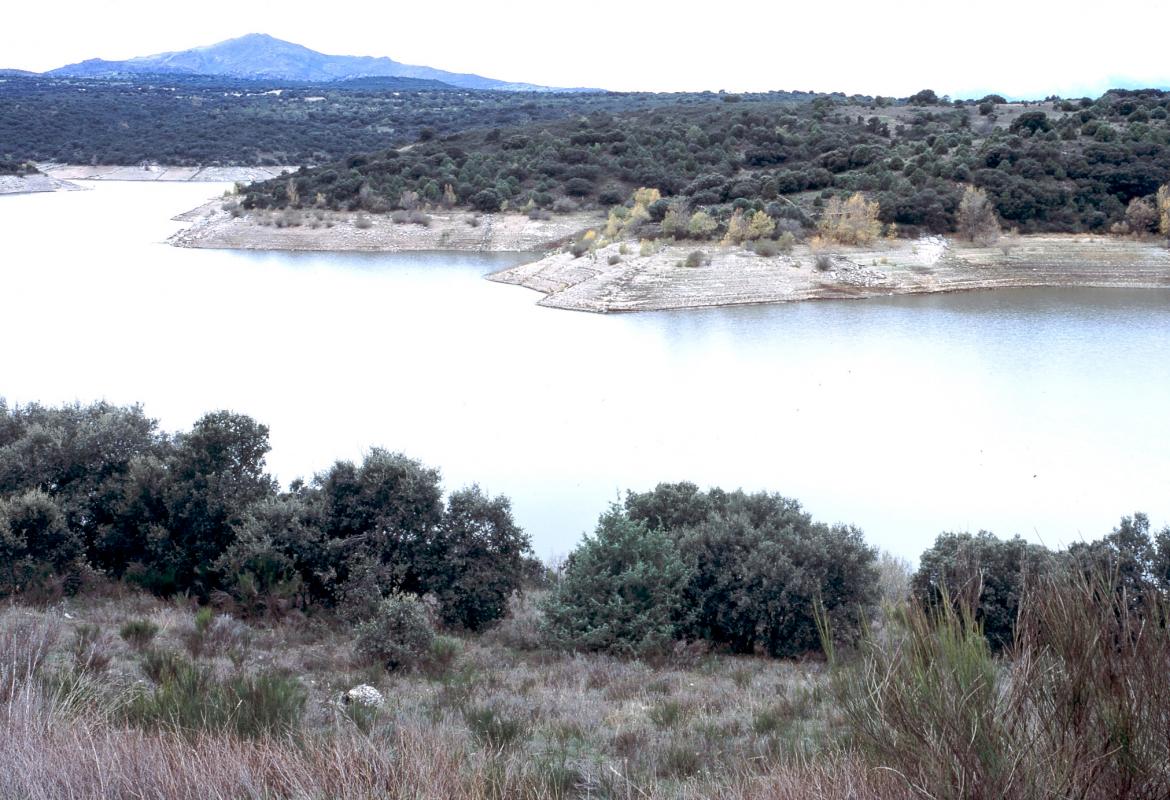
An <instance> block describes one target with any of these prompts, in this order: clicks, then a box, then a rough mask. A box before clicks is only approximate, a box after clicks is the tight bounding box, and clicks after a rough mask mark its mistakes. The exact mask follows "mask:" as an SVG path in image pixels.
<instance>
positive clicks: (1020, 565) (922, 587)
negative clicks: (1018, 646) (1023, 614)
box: [911, 514, 1170, 652]
mask: <svg viewBox="0 0 1170 800" xmlns="http://www.w3.org/2000/svg"><path fill="white" fill-rule="evenodd" d="M1069 570H1075V571H1077V572H1079V573H1080V574H1082V575H1094V574H1095V575H1102V576H1106V577H1107V578H1108V580H1109V581H1110V582H1111V583H1114V584H1115V585H1116V586H1117V587H1118V590H1119V591H1120V592H1122V593H1123V594H1124V595H1125V596H1126V597H1128V598H1130V600H1131V601H1132V602H1142V598H1145V597H1148V596H1149V594H1150V593H1151V592H1166V591H1170V527H1168V528H1166V529H1164V530H1162V531H1160V532H1157V533H1154V532H1151V529H1150V521H1149V518H1148V517H1146V515H1144V514H1135V515H1134V516H1133V517H1123V518H1122V520H1121V523H1120V525H1119V526H1118V527H1117V528H1115V529H1114V530H1113V531H1112V532H1111V533H1110V534H1108V535H1107V536H1105V537H1104V538H1102V539H1100V540H1098V541H1095V542H1091V543H1077V544H1074V545H1072V546H1071V547H1069V548H1068V550H1066V551H1061V552H1053V551H1050V550H1048V549H1047V548H1045V547H1043V546H1041V545H1036V544H1030V543H1028V542H1025V541H1024V540H1023V539H1021V538H1019V537H1018V536H1017V537H1015V538H1013V539H1008V540H1002V539H998V538H996V537H995V536H993V535H992V534H990V533H988V532H986V531H980V532H979V533H978V534H974V535H972V534H969V533H943V534H940V535H939V537H938V539H937V540H936V541H935V543H934V546H933V547H931V548H930V549H929V550H927V551H926V552H925V553H923V554H922V557H921V559H920V560H919V567H918V571H917V572H916V573H915V574H914V576H913V578H912V580H911V586H912V590H913V593H914V596H915V599H916V600H918V601H919V602H920V603H922V604H924V605H925V606H927V607H942V606H948V607H951V608H953V609H959V608H964V609H967V610H969V612H970V613H971V615H972V622H973V623H974V624H976V625H978V626H979V628H980V630H981V631H982V632H983V634H984V635H985V636H986V637H987V640H988V642H989V643H990V645H991V647H992V649H993V650H995V651H997V652H998V651H1003V650H1005V649H1007V648H1010V647H1011V646H1012V644H1013V642H1014V641H1015V638H1016V634H1017V624H1018V620H1019V615H1020V608H1021V605H1022V603H1023V602H1024V600H1025V598H1026V597H1027V595H1028V593H1029V591H1030V590H1031V589H1033V588H1034V587H1035V586H1036V585H1038V584H1040V583H1043V582H1044V581H1046V580H1048V579H1049V578H1050V577H1051V576H1052V575H1053V574H1055V573H1058V572H1062V571H1069Z"/></svg>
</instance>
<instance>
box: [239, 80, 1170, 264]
mask: <svg viewBox="0 0 1170 800" xmlns="http://www.w3.org/2000/svg"><path fill="white" fill-rule="evenodd" d="M921 94H922V93H920V95H921ZM1122 99H1124V102H1120V101H1121V100H1122ZM659 100H660V103H659V104H656V105H654V106H653V107H652V108H646V107H645V106H644V103H646V102H648V101H647V100H645V99H644V98H639V99H637V100H636V101H635V100H633V99H631V102H630V105H629V106H627V107H626V108H623V109H621V111H622V113H620V114H593V115H584V114H583V115H580V116H578V117H576V118H573V119H565V120H560V121H542V122H540V123H534V124H527V125H523V126H520V127H517V128H513V129H509V130H505V131H503V132H501V131H499V130H491V131H483V130H468V131H464V132H461V133H456V134H452V135H451V136H448V137H445V138H441V139H436V140H433V141H430V142H425V143H419V144H416V145H415V146H414V147H412V148H411V149H409V150H407V151H399V150H382V151H375V152H372V153H370V154H369V155H368V157H366V158H365V160H364V162H362V163H360V164H356V165H351V164H350V163H349V162H347V163H338V164H331V165H328V166H327V167H324V168H322V169H320V170H306V171H305V172H304V173H303V174H301V175H299V176H298V178H297V182H298V184H300V183H303V184H304V189H303V190H302V191H300V193H299V197H300V201H301V203H302V204H305V203H312V202H316V198H317V193H318V192H319V193H320V199H321V200H322V201H323V202H324V203H325V204H326V205H329V206H331V207H335V208H359V207H361V208H366V209H367V210H373V209H375V208H376V207H381V206H386V205H389V206H393V205H394V204H395V203H396V201H397V198H398V197H399V196H400V195H401V193H402V192H403V191H413V192H417V193H418V194H419V196H420V197H423V198H429V201H430V202H432V203H434V202H435V201H436V199H437V194H436V192H437V188H438V187H440V186H445V185H451V186H453V187H454V192H455V194H456V195H457V197H459V198H465V202H470V203H471V205H472V206H473V207H475V208H478V209H480V210H485V211H489V210H490V211H494V210H497V209H499V208H500V207H502V206H503V205H504V204H507V207H508V208H511V209H527V208H553V207H555V206H556V203H557V202H558V201H564V200H565V199H567V198H570V197H571V198H574V200H573V202H575V203H577V204H584V205H587V206H598V205H600V206H603V207H604V206H609V205H614V204H617V203H620V202H621V201H622V200H624V198H627V197H629V195H630V193H631V192H632V191H633V190H634V189H636V188H637V187H639V186H645V187H650V188H652V189H657V190H658V191H659V192H661V194H662V195H663V196H666V197H669V201H668V203H667V204H664V205H660V206H658V207H657V209H656V214H657V215H660V216H654V217H652V218H653V219H655V220H656V221H658V220H661V222H662V226H663V233H665V234H666V235H668V236H670V235H675V236H677V235H679V234H680V233H685V234H686V235H689V236H692V237H695V238H710V237H712V236H713V235H714V234H715V233H716V232H717V231H722V232H726V234H727V238H728V239H729V241H731V242H732V243H737V242H739V241H743V240H744V239H745V238H748V239H750V238H758V237H751V236H746V237H745V235H744V234H745V233H746V232H747V230H746V229H747V224H746V223H747V221H748V220H749V219H751V218H752V217H753V215H754V214H756V213H758V212H761V211H764V212H767V214H768V216H769V217H771V221H772V222H773V223H775V222H776V221H777V220H780V219H786V218H788V219H793V220H796V221H798V222H800V223H801V224H803V225H805V226H807V225H808V220H811V219H816V218H818V217H822V216H824V215H823V214H822V211H827V212H829V213H828V218H829V219H836V218H837V217H839V216H840V212H841V210H842V209H841V207H840V205H838V207H837V208H836V209H834V207H833V203H838V204H842V203H843V201H844V199H845V198H849V197H855V196H856V195H857V193H859V192H862V193H864V194H865V196H866V198H867V200H868V202H871V203H876V205H875V206H874V210H875V211H877V210H878V209H879V208H880V212H879V213H878V215H877V218H876V219H873V218H868V219H867V220H866V221H867V224H866V225H864V226H861V227H859V228H856V229H851V230H850V231H849V235H847V236H846V237H845V238H847V239H849V240H851V241H852V240H857V239H861V240H866V239H869V238H872V236H873V235H876V226H878V225H879V224H880V225H888V224H890V223H896V225H897V226H898V227H899V229H901V230H903V231H905V232H908V233H911V234H913V233H916V232H922V231H929V232H939V233H941V232H949V231H953V230H955V229H956V227H957V226H958V225H959V223H960V220H959V219H958V218H957V217H958V215H959V214H960V211H961V209H960V204H961V201H962V197H963V195H964V192H965V190H966V188H967V187H968V186H971V185H973V186H974V187H976V188H977V189H979V190H980V191H981V192H983V193H985V196H986V198H987V202H986V209H987V211H988V212H989V215H984V216H983V218H982V226H986V224H987V219H990V218H995V217H998V218H999V219H1001V220H1002V221H1003V222H1004V223H1005V224H1006V225H1007V226H1009V227H1017V228H1019V229H1020V230H1022V231H1025V232H1029V231H1081V230H1095V231H1104V230H1108V228H1109V227H1110V226H1111V225H1112V224H1114V223H1117V222H1120V221H1121V220H1122V219H1123V217H1124V214H1125V209H1126V206H1127V205H1128V203H1129V202H1130V201H1131V200H1132V199H1134V198H1147V199H1150V200H1151V202H1152V197H1153V195H1154V192H1155V191H1156V190H1157V187H1158V186H1159V185H1161V184H1163V183H1165V182H1166V181H1167V180H1170V124H1168V123H1167V122H1166V120H1165V119H1162V118H1156V117H1155V112H1158V111H1162V112H1164V111H1165V110H1166V108H1167V106H1170V94H1167V93H1162V92H1156V91H1150V92H1143V93H1139V94H1136V95H1134V96H1129V95H1125V94H1124V93H1118V92H1110V93H1107V94H1106V95H1103V96H1102V97H1101V98H1099V99H1098V100H1097V101H1095V102H1092V101H1091V102H1089V105H1088V107H1087V109H1085V108H1080V107H1076V108H1070V109H1068V110H1064V109H1063V107H1061V106H1059V105H1058V104H1054V103H1046V104H1044V105H1043V106H1042V108H1043V109H1044V110H1030V109H1031V108H1032V107H1030V106H1024V107H1023V108H1021V107H1020V106H1019V105H1015V106H1012V107H1011V108H1010V109H1006V108H1004V107H1003V106H996V105H994V104H993V106H992V108H993V109H994V110H995V111H996V113H995V115H993V116H992V118H991V119H983V118H981V116H980V114H979V112H978V111H977V109H976V107H975V106H974V105H968V104H943V103H941V101H940V102H939V103H937V104H922V105H919V106H915V105H913V104H910V105H907V104H898V105H896V106H893V107H891V106H889V105H879V104H877V103H876V102H875V101H872V100H870V99H869V98H856V97H855V98H839V97H838V98H830V97H820V98H816V99H809V98H800V99H798V98H795V97H791V96H785V95H752V96H745V97H743V98H741V100H740V102H737V103H734V104H730V105H729V104H726V103H723V102H716V101H715V99H714V98H707V97H705V96H703V95H696V96H681V97H675V98H673V99H671V100H669V101H668V100H666V99H665V98H659ZM1126 109H1131V110H1130V111H1129V113H1123V112H1124V111H1125V110H1126ZM1134 110H1141V111H1144V112H1145V113H1146V114H1147V115H1148V117H1149V118H1148V119H1147V120H1145V121H1141V122H1136V121H1133V120H1132V119H1131V115H1132V114H1133V113H1134ZM1001 113H1002V114H1003V117H1002V119H1001V118H1000V116H999V115H1000V114H1001ZM1085 113H1089V114H1090V116H1089V117H1087V118H1085V119H1084V120H1082V116H1083V115H1084V114H1085ZM989 114H990V112H989ZM341 174H345V175H348V176H349V177H348V178H347V179H346V180H344V181H338V180H336V179H335V178H336V176H337V175H341ZM327 176H328V177H329V180H328V181H326V180H325V178H326V177H327ZM286 183H287V181H285V180H274V181H268V182H264V183H259V184H254V185H253V186H250V187H248V189H247V190H246V193H245V198H244V204H245V206H247V207H277V208H283V207H285V206H286V205H288V204H289V202H290V199H289V196H288V192H287V191H286ZM428 187H429V194H428ZM671 204H673V206H672V205H671ZM672 207H675V208H676V211H675V212H674V214H673V216H672V215H671V213H670V208H672ZM696 212H699V213H703V214H704V216H703V217H700V218H698V219H697V221H696V222H695V224H691V225H688V224H687V222H686V221H687V220H695V217H694V216H693V215H695V214H696ZM737 215H738V216H737ZM737 219H738V221H739V223H742V224H739V225H737V223H736V220H737ZM757 219H760V220H761V221H763V218H762V217H759V218H757ZM707 221H710V223H711V224H710V225H708V224H706V223H707ZM699 223H704V224H699ZM965 227H966V229H967V230H966V232H967V233H968V234H969V233H970V227H971V225H970V222H969V221H968V223H967V224H966V225H965ZM739 228H743V229H744V230H739ZM980 232H981V233H982V227H981V229H980ZM779 233H780V232H779V231H775V229H773V232H770V233H768V234H766V235H767V236H772V235H779ZM981 238H982V237H981Z"/></svg>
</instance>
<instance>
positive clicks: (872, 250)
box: [488, 235, 1170, 313]
mask: <svg viewBox="0 0 1170 800" xmlns="http://www.w3.org/2000/svg"><path fill="white" fill-rule="evenodd" d="M620 247H621V246H620V245H618V244H613V245H609V246H607V247H605V248H602V249H599V250H597V251H596V252H594V253H589V254H586V255H584V256H582V257H580V258H573V256H572V255H571V254H569V253H556V254H552V255H549V256H547V257H546V258H544V259H541V260H540V261H536V262H533V263H530V264H522V265H520V266H516V267H511V268H509V269H505V270H501V271H500V272H497V273H494V274H492V275H489V276H488V278H489V279H490V280H494V281H498V282H500V283H509V284H513V285H517V286H525V287H527V288H530V289H534V290H536V291H538V292H541V293H542V294H544V297H543V298H542V299H541V300H540V301H539V304H540V305H542V306H548V307H550V308H561V309H568V310H573V311H592V312H598V313H607V312H628V311H660V310H667V309H683V308H706V307H712V306H731V305H752V304H761V303H783V302H796V301H801V300H828V299H833V300H842V299H859V298H866V297H885V296H890V295H900V294H932V293H939V292H956V291H964V290H971V289H997V288H1026V287H1084V288H1143V289H1170V250H1167V249H1166V248H1165V247H1163V246H1162V245H1161V243H1159V242H1143V241H1135V240H1131V239H1122V238H1118V237H1105V236H1078V235H1059V236H1056V235H1053V236H1021V237H1012V238H1010V239H1005V240H1003V241H1002V242H1001V243H1000V244H998V245H995V246H991V247H976V246H973V245H971V244H968V243H965V242H956V241H952V240H949V239H944V238H942V237H930V238H923V239H918V240H898V241H893V242H884V241H883V242H881V243H879V244H876V245H874V246H871V247H867V248H838V249H836V250H834V251H832V252H831V253H828V255H830V258H831V266H830V267H829V268H828V269H827V270H818V269H817V268H816V266H815V261H816V258H815V254H814V253H812V252H811V251H810V250H809V248H808V247H807V246H798V247H796V248H794V249H793V251H792V252H791V253H790V254H787V255H780V256H773V257H770V258H763V257H760V256H758V255H756V254H755V253H752V252H750V251H748V250H745V249H743V248H738V247H734V248H733V247H723V246H719V245H715V246H711V245H710V244H707V245H706V246H704V245H703V244H700V243H689V244H671V245H668V246H666V247H664V248H662V249H661V250H659V251H658V252H656V253H654V254H652V255H647V256H640V255H639V254H638V245H637V244H636V243H627V245H626V249H627V253H626V254H625V255H623V254H622V253H621V252H620ZM695 250H702V251H703V252H705V253H706V254H707V255H709V256H710V258H711V261H710V263H709V264H707V265H704V266H699V267H687V266H683V264H685V260H686V258H687V255H688V254H689V253H691V252H693V251H695ZM613 257H617V258H619V259H620V261H617V263H615V264H610V263H609V261H610V259H611V258H613Z"/></svg>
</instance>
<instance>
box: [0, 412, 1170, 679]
mask: <svg viewBox="0 0 1170 800" xmlns="http://www.w3.org/2000/svg"><path fill="white" fill-rule="evenodd" d="M268 449H269V448H268V429H267V428H266V427H265V426H264V425H262V424H260V423H258V422H256V421H255V420H253V419H251V418H250V417H247V416H245V415H242V414H237V413H233V412H229V411H217V412H213V413H210V414H207V415H205V416H203V417H202V418H200V419H199V420H198V421H197V422H196V423H195V424H194V425H193V426H192V428H191V430H189V431H185V432H181V433H166V432H163V431H161V430H159V428H158V426H157V423H156V422H155V421H154V420H151V419H150V418H148V417H146V416H145V414H144V413H143V411H142V409H141V407H139V406H128V407H122V406H114V405H110V404H107V403H95V404H92V405H88V406H82V405H67V406H62V407H59V408H49V407H44V406H40V405H36V404H33V405H28V406H17V407H12V408H9V407H8V405H7V404H6V403H4V402H3V401H0V597H5V596H17V595H19V596H22V597H24V598H26V599H30V600H34V601H35V600H51V599H53V598H55V597H59V596H61V595H62V594H67V593H77V592H84V591H87V590H89V589H90V588H91V587H95V586H97V585H100V583H101V582H102V581H109V580H114V581H122V582H125V583H127V584H131V585H134V586H138V587H141V588H143V589H146V590H149V591H152V592H155V593H157V594H160V595H174V594H179V593H184V594H188V595H191V596H194V597H196V598H198V599H200V600H201V601H203V602H211V603H221V604H222V603H230V604H231V605H232V607H234V608H236V609H238V610H239V611H240V612H241V613H244V614H249V615H281V614H285V613H288V612H290V611H292V610H296V609H299V610H300V611H302V612H304V613H317V612H323V613H330V614H336V615H337V616H339V617H341V618H342V619H344V620H347V621H349V622H353V623H355V624H358V625H360V626H361V628H360V629H359V630H360V631H361V635H362V637H363V638H362V642H364V643H365V644H364V645H363V646H365V647H367V648H369V649H371V651H372V652H375V653H377V654H378V655H379V657H380V658H382V659H383V660H384V661H385V663H387V665H389V666H396V665H401V664H406V663H409V656H410V652H411V647H412V645H411V642H414V641H416V640H419V641H422V640H426V641H429V638H428V637H429V636H430V634H429V633H428V631H429V626H430V624H431V623H430V622H428V618H431V617H433V618H434V619H435V620H436V621H437V622H439V623H440V624H442V625H444V626H447V627H449V628H452V629H458V630H468V631H482V630H485V629H487V628H488V627H490V626H492V625H493V624H495V623H496V622H498V621H499V620H501V619H503V618H504V617H505V615H506V614H507V613H508V609H509V599H510V598H511V597H512V596H513V595H514V593H516V592H518V591H521V590H523V589H524V588H525V587H526V586H531V585H534V584H543V585H546V586H549V587H550V589H549V591H548V592H547V593H546V594H545V595H544V599H543V600H542V602H541V611H542V620H543V621H542V623H541V625H542V629H541V635H542V637H543V638H542V641H543V642H544V643H545V644H546V645H547V646H549V647H555V648H561V649H568V650H584V651H602V652H608V653H613V654H618V655H635V656H641V655H649V654H654V653H663V652H668V651H669V650H670V649H671V648H673V647H675V646H676V643H678V642H702V643H705V644H706V645H708V646H713V647H717V648H720V649H724V650H728V651H730V652H735V653H767V654H769V655H772V656H780V657H789V656H799V655H802V654H805V653H809V652H816V651H819V650H820V648H821V646H822V643H823V637H824V635H825V632H826V631H827V630H831V631H832V635H833V637H834V640H836V641H838V642H844V643H848V642H851V641H855V640H856V639H857V638H858V637H859V635H861V633H862V631H863V629H864V628H865V626H866V623H867V622H868V621H869V620H870V619H871V618H872V616H873V614H874V613H875V611H876V608H877V605H878V603H879V601H880V600H881V599H882V595H883V589H882V588H881V587H882V581H883V575H882V571H883V569H884V568H883V567H882V564H881V561H880V559H879V553H878V552H877V550H876V549H875V548H873V547H872V546H870V545H868V544H867V543H866V542H865V540H864V536H863V534H862V532H861V531H860V530H859V529H857V528H856V527H853V526H849V525H827V524H825V523H821V522H817V521H815V520H813V519H812V517H811V516H810V515H809V514H808V513H807V512H805V511H804V510H803V509H802V508H801V505H800V503H799V502H797V501H795V500H792V499H789V498H785V497H782V496H781V495H778V494H774V493H767V492H759V493H745V492H743V491H739V490H737V491H733V492H729V491H724V490H722V489H718V488H714V489H709V490H706V491H704V490H700V489H699V488H698V487H697V486H695V485H694V484H691V483H685V482H684V483H669V484H660V485H658V486H657V487H655V488H654V489H653V490H650V491H647V492H629V493H627V495H626V498H625V500H624V502H623V503H621V504H620V505H614V506H612V507H611V508H610V509H609V510H608V511H607V512H606V513H604V514H603V515H602V516H601V519H600V521H599V523H598V525H597V528H596V530H595V532H594V533H593V534H592V535H590V536H586V537H585V538H584V539H583V541H582V542H581V543H580V544H579V545H578V546H577V547H576V548H575V549H574V550H573V552H572V553H571V554H570V555H569V556H568V558H567V559H566V560H565V563H564V564H563V566H562V567H561V568H560V569H559V570H558V571H555V572H554V571H551V570H550V569H549V568H547V567H545V566H543V565H541V564H540V563H539V562H538V561H537V560H536V559H534V558H533V557H532V554H531V547H530V542H529V539H528V536H527V535H526V534H525V533H524V532H523V531H522V530H521V529H520V528H519V527H518V526H517V525H516V523H515V521H514V519H513V517H512V512H511V505H510V502H509V500H508V499H507V498H506V497H492V496H489V495H487V494H485V493H484V492H482V491H481V490H480V489H479V488H478V487H476V486H471V487H467V488H463V489H459V490H456V491H452V492H450V493H447V494H446V495H444V491H443V488H442V485H441V481H440V476H439V473H438V471H437V470H435V469H432V468H429V467H426V466H425V465H423V464H421V463H419V462H418V461H415V460H413V459H410V458H408V457H406V456H404V455H402V454H398V453H391V452H388V451H385V450H381V449H373V450H371V451H370V452H369V453H368V454H367V455H366V456H365V458H364V459H363V460H362V461H361V463H355V462H351V461H337V462H335V463H334V464H333V465H332V466H330V467H329V468H328V469H326V470H325V471H323V472H321V473H319V474H318V475H316V476H315V477H314V478H313V479H312V480H311V481H308V482H306V481H303V480H297V481H294V482H293V483H292V484H291V485H290V486H289V487H288V489H287V490H284V491H282V490H281V489H280V487H278V486H277V484H276V482H275V481H274V480H273V479H272V477H271V476H269V475H268V474H267V473H266V472H265V455H266V454H267V452H268ZM1069 570H1073V571H1078V572H1079V573H1081V574H1084V575H1089V576H1091V575H1096V574H1108V575H1110V576H1112V577H1111V581H1112V585H1116V586H1117V587H1119V589H1118V590H1119V591H1121V592H1123V593H1124V594H1125V597H1127V598H1129V600H1127V602H1131V603H1133V604H1137V605H1135V609H1136V610H1138V611H1140V610H1141V609H1140V608H1138V607H1137V606H1140V604H1141V603H1143V602H1145V601H1144V600H1143V598H1145V597H1148V596H1150V595H1151V593H1161V594H1162V595H1163V596H1164V595H1165V593H1166V592H1170V527H1168V528H1165V529H1163V530H1162V531H1160V532H1158V531H1154V530H1152V528H1151V525H1150V522H1149V519H1148V518H1147V517H1146V516H1145V515H1142V514H1135V515H1134V516H1132V517H1125V518H1123V519H1122V520H1121V523H1120V525H1119V526H1118V527H1117V528H1116V529H1114V530H1113V531H1112V532H1111V533H1110V534H1108V535H1106V536H1105V537H1104V538H1102V539H1101V540H1099V541H1095V542H1091V543H1078V544H1075V545H1073V546H1071V547H1069V548H1068V549H1067V550H1063V551H1050V550H1048V549H1046V548H1044V547H1042V546H1040V545H1035V544H1031V543H1028V542H1025V541H1024V540H1022V539H1020V538H1018V537H1017V538H1014V539H1009V540H1002V539H998V538H996V537H995V536H993V535H992V534H990V533H987V532H982V531H981V532H979V533H978V534H969V533H943V534H941V535H940V536H939V537H938V539H937V541H936V542H935V544H934V545H933V546H932V547H931V548H930V549H928V550H927V551H926V552H925V553H923V555H922V557H921V559H920V565H919V567H918V569H917V571H916V572H915V573H914V574H913V576H912V578H911V579H910V582H909V591H910V592H911V593H912V594H913V596H914V597H915V598H916V599H917V600H918V601H919V602H920V603H921V604H922V605H923V606H924V607H939V606H947V605H952V606H954V607H955V608H960V607H961V608H964V609H968V610H970V612H971V613H972V615H973V619H974V621H975V622H976V623H977V624H978V625H979V626H980V628H981V630H982V631H983V632H984V633H985V635H986V637H987V639H988V642H989V643H990V644H991V646H992V647H993V648H997V649H1002V648H1005V647H1007V646H1008V645H1010V644H1011V643H1012V641H1013V638H1014V636H1015V633H1016V630H1015V626H1016V621H1017V618H1018V617H1019V612H1020V608H1021V604H1022V603H1023V602H1024V598H1025V597H1026V596H1027V593H1028V591H1029V587H1030V586H1031V585H1033V584H1034V583H1035V582H1036V581H1037V580H1038V579H1040V578H1042V577H1045V576H1051V575H1054V574H1057V573H1059V572H1061V571H1069ZM888 593H889V592H888V591H886V594H888ZM420 598H426V603H425V604H424V603H423V602H422V601H421V600H420ZM885 599H894V600H900V599H902V598H901V597H895V598H890V597H886V598H885ZM428 604H429V605H428ZM428 609H429V610H428ZM420 637H421V638H420ZM416 655H417V654H416Z"/></svg>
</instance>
